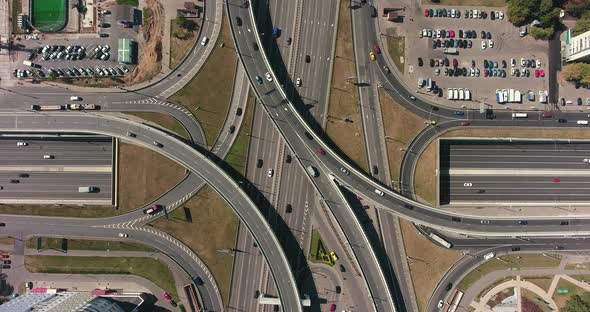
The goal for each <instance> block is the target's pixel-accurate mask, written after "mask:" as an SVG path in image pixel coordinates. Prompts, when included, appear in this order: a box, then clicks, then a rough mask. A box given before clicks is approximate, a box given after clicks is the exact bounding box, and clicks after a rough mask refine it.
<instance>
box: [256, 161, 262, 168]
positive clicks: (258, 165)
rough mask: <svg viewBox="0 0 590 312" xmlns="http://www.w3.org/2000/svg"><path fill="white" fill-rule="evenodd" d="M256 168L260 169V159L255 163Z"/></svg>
mask: <svg viewBox="0 0 590 312" xmlns="http://www.w3.org/2000/svg"><path fill="white" fill-rule="evenodd" d="M256 168H262V159H258V160H257V161H256Z"/></svg>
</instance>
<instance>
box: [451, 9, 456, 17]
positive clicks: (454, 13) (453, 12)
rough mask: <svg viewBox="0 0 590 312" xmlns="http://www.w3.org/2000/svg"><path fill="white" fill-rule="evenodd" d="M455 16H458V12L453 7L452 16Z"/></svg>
mask: <svg viewBox="0 0 590 312" xmlns="http://www.w3.org/2000/svg"><path fill="white" fill-rule="evenodd" d="M455 16H457V12H456V11H455V9H451V17H455Z"/></svg>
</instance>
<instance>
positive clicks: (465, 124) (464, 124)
mask: <svg viewBox="0 0 590 312" xmlns="http://www.w3.org/2000/svg"><path fill="white" fill-rule="evenodd" d="M460 125H461V126H463V127H466V126H469V125H470V123H469V122H468V121H461V123H460Z"/></svg>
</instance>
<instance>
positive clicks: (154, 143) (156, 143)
mask: <svg viewBox="0 0 590 312" xmlns="http://www.w3.org/2000/svg"><path fill="white" fill-rule="evenodd" d="M152 144H153V145H154V146H157V147H162V146H164V145H162V143H160V142H158V141H154V142H152Z"/></svg>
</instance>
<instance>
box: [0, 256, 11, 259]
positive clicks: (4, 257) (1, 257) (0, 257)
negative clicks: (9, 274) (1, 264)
mask: <svg viewBox="0 0 590 312" xmlns="http://www.w3.org/2000/svg"><path fill="white" fill-rule="evenodd" d="M7 258H10V255H0V259H7Z"/></svg>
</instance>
